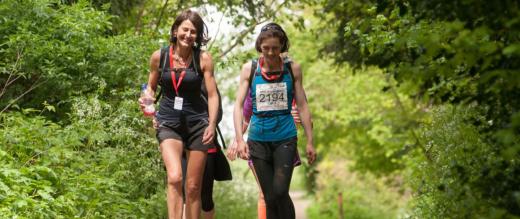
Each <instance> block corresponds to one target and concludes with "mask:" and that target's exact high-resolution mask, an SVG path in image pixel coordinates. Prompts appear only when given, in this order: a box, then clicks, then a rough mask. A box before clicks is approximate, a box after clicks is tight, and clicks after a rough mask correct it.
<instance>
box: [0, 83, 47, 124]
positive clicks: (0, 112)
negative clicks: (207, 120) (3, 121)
mask: <svg viewBox="0 0 520 219" xmlns="http://www.w3.org/2000/svg"><path fill="white" fill-rule="evenodd" d="M40 79H41V77H39V78H38V79H36V82H34V84H32V85H31V87H29V89H27V90H26V91H25V92H23V93H22V94H21V95H20V96H18V97H16V99H14V100H12V101H10V103H9V104H7V106H5V107H4V109H2V111H0V115H1V114H2V113H3V112H5V111H6V110H7V109H9V107H11V105H13V104H14V103H15V102H16V101H18V100H19V99H20V98H22V97H23V96H25V95H26V94H28V93H29V92H31V91H32V90H34V89H35V88H37V87H39V86H40V85H42V84H43V83H45V82H47V80H45V81H41V82H39V83H38V81H40Z"/></svg>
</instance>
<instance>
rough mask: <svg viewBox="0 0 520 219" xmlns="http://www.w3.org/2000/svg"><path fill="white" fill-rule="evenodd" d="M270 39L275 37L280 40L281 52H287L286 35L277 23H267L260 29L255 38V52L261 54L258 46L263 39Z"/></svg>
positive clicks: (287, 41) (287, 39)
mask: <svg viewBox="0 0 520 219" xmlns="http://www.w3.org/2000/svg"><path fill="white" fill-rule="evenodd" d="M271 37H276V38H278V39H279V40H280V43H281V44H282V48H281V52H287V51H289V38H287V34H286V33H285V31H284V30H283V28H282V27H281V26H280V25H278V24H277V23H268V24H266V25H265V26H263V27H262V29H260V34H259V35H258V37H257V38H256V43H255V48H256V51H258V52H262V49H261V48H260V44H262V41H264V40H265V39H267V38H271Z"/></svg>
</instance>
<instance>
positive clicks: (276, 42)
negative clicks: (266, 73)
mask: <svg viewBox="0 0 520 219" xmlns="http://www.w3.org/2000/svg"><path fill="white" fill-rule="evenodd" d="M260 50H261V52H262V55H263V56H264V58H265V59H267V60H269V61H275V60H278V59H279V57H280V53H281V52H282V43H280V39H279V38H278V37H269V38H266V39H264V40H262V42H261V43H260Z"/></svg>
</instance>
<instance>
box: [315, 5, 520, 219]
mask: <svg viewBox="0 0 520 219" xmlns="http://www.w3.org/2000/svg"><path fill="white" fill-rule="evenodd" d="M319 4H322V5H323V6H325V7H323V11H319V12H320V13H317V14H318V16H320V17H321V18H322V19H324V20H326V21H328V22H324V23H323V25H321V28H323V29H325V30H330V29H332V30H334V31H335V33H336V34H335V36H334V38H333V39H332V40H330V41H328V45H327V46H324V47H322V48H324V50H323V52H329V53H330V54H331V56H332V57H334V58H335V60H336V62H337V63H344V62H348V63H350V64H351V65H353V66H354V67H355V68H358V69H359V68H361V69H362V68H365V67H366V66H377V67H379V68H381V69H382V70H383V72H384V73H385V74H387V75H388V78H391V79H392V80H395V85H394V86H390V88H391V89H384V90H385V91H386V92H394V91H397V92H398V93H399V94H405V95H406V97H408V98H411V99H414V100H416V104H417V106H418V107H412V108H410V107H404V108H403V109H404V110H403V113H412V114H415V113H414V110H413V109H415V108H418V110H419V112H423V113H422V114H421V115H422V116H427V117H426V119H427V120H428V121H427V122H426V125H424V126H422V129H421V130H420V131H416V130H414V129H417V124H419V122H418V121H423V120H424V119H421V117H420V116H419V117H416V116H412V117H409V118H408V117H406V116H405V117H402V118H403V119H404V120H408V121H409V122H405V124H408V125H404V126H403V125H400V124H392V125H391V127H392V129H393V130H398V131H397V132H396V133H404V132H410V130H411V132H410V133H411V136H409V140H408V141H410V140H411V142H406V141H404V144H405V145H406V144H410V145H411V146H412V147H410V150H404V151H403V152H404V153H403V154H404V155H405V157H408V158H412V160H413V161H417V160H421V161H422V163H421V165H420V166H416V165H414V163H413V162H411V163H407V164H406V167H408V168H410V167H411V168H412V171H418V172H419V173H416V172H414V174H411V175H410V176H409V177H410V178H409V180H410V181H413V182H414V183H413V184H414V185H415V186H414V188H415V189H416V190H417V191H416V200H417V203H419V204H417V205H416V212H415V213H416V215H418V217H421V218H422V217H426V218H446V217H449V218H459V217H463V218H465V217H468V218H473V217H477V216H478V215H481V217H494V218H501V217H518V216H520V210H519V209H520V205H519V204H518V198H517V195H516V194H518V189H517V188H515V187H514V186H513V185H518V184H520V178H518V177H515V175H518V173H517V172H518V169H520V166H519V164H518V158H519V155H520V144H519V143H520V139H519V138H518V136H519V133H520V132H519V130H520V129H519V125H518V115H519V113H518V108H519V107H520V102H519V101H518V100H519V99H520V98H518V97H519V96H520V93H519V90H520V89H519V85H520V76H519V74H518V71H519V70H520V66H519V65H518V63H520V61H519V56H518V53H517V49H518V42H519V40H520V38H518V35H519V33H520V26H519V24H520V23H519V21H520V20H519V19H518V17H519V14H520V8H519V5H518V3H517V2H516V1H501V2H500V3H497V4H493V5H489V4H485V3H484V2H482V1H477V0H470V1H444V0H434V1H386V0H383V1H379V0H378V1H335V0H332V1H323V2H319ZM323 12H325V13H323ZM322 31H323V30H322ZM361 73H364V72H361ZM390 82H392V81H390ZM390 85H392V84H390ZM394 87H395V89H394ZM356 104H357V103H356ZM444 104H451V105H452V107H453V110H447V109H446V108H449V107H444V106H443V105H444ZM439 108H440V109H439ZM432 110H434V111H433V112H432ZM448 112H451V113H452V114H454V115H449V113H448ZM399 127H401V128H402V129H400V128H399ZM399 130H401V131H399ZM407 130H408V131H407ZM360 135H362V133H360ZM367 135H370V134H369V133H367ZM392 135H393V134H392ZM432 144H433V145H432ZM412 149H418V150H412ZM373 153H376V152H370V154H373ZM510 176H511V177H510Z"/></svg>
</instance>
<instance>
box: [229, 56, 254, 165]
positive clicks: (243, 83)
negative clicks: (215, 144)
mask: <svg viewBox="0 0 520 219" xmlns="http://www.w3.org/2000/svg"><path fill="white" fill-rule="evenodd" d="M250 72H251V63H250V62H248V63H246V64H244V65H243V66H242V71H241V72H240V79H239V85H238V90H237V95H236V100H235V107H234V111H233V123H234V126H235V139H236V141H237V146H238V148H237V149H238V154H239V156H240V157H241V158H243V159H248V158H249V149H248V148H247V145H246V143H245V142H244V136H243V133H244V130H243V124H244V121H243V120H244V116H243V113H242V112H243V109H244V99H245V97H246V95H247V90H248V88H249V74H250Z"/></svg>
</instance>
